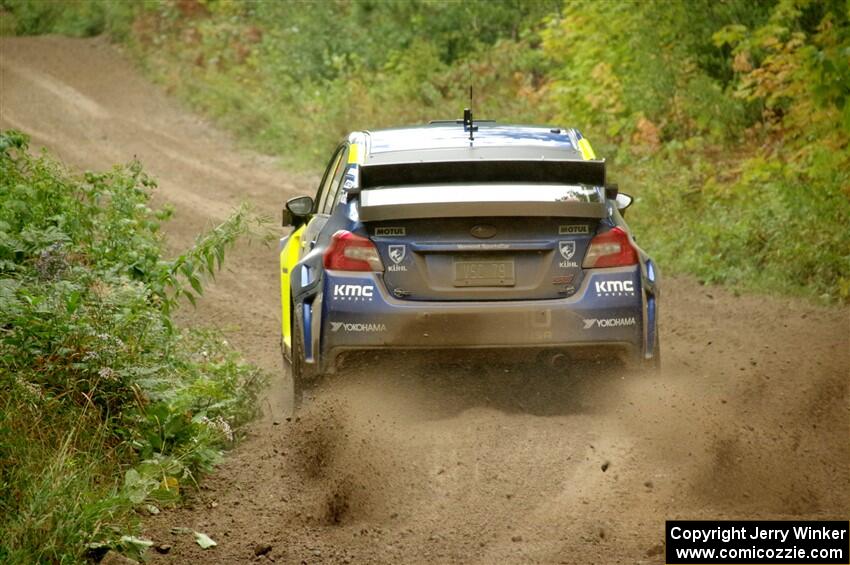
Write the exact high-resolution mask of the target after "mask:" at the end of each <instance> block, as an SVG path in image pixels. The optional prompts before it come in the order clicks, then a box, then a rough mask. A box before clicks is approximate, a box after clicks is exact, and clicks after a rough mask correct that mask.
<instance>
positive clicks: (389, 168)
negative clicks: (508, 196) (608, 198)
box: [349, 159, 605, 193]
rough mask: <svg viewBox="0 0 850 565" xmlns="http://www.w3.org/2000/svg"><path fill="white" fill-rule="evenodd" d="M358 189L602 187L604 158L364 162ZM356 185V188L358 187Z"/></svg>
mask: <svg viewBox="0 0 850 565" xmlns="http://www.w3.org/2000/svg"><path fill="white" fill-rule="evenodd" d="M359 176H360V183H359V185H360V186H359V187H356V188H354V190H350V191H349V192H353V193H356V192H359V190H368V189H370V188H377V187H389V186H411V185H420V184H454V183H475V184H481V183H521V184H537V183H546V184H570V185H589V186H605V161H604V160H600V161H580V160H577V159H560V160H553V159H523V160H484V159H481V160H474V161H431V162H412V163H387V164H372V165H370V164H368V163H366V164H363V165H361V166H360V171H359ZM358 188H359V190H358Z"/></svg>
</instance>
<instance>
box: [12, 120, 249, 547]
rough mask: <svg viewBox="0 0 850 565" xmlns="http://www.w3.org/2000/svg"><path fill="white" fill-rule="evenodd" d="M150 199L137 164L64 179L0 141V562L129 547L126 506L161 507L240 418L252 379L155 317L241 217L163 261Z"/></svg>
mask: <svg viewBox="0 0 850 565" xmlns="http://www.w3.org/2000/svg"><path fill="white" fill-rule="evenodd" d="M153 188H154V183H153V181H152V180H151V179H150V178H149V177H148V176H147V175H145V174H144V172H143V171H142V169H141V167H140V166H139V164H138V163H132V164H130V165H129V166H126V167H120V168H116V169H114V170H113V171H111V172H109V173H85V174H84V175H82V176H81V177H74V176H71V175H69V174H68V173H67V172H66V171H65V170H64V169H63V168H62V167H61V166H60V165H59V164H58V163H56V162H55V161H53V160H51V159H50V158H48V157H46V156H41V157H32V156H31V155H30V154H29V153H28V152H27V142H26V138H25V137H24V136H22V135H21V134H19V133H16V132H6V133H3V134H0V515H3V516H4V517H5V518H4V520H2V521H0V540H2V541H0V555H3V557H4V559H5V561H9V562H12V563H34V562H46V561H50V562H77V561H81V560H83V559H84V557H85V556H86V554H87V552H95V553H96V552H97V551H105V549H106V548H109V547H116V548H119V549H122V550H123V551H126V552H130V553H132V552H137V551H139V550H140V549H143V547H144V544H142V545H140V544H138V543H131V542H128V541H127V539H130V540H132V538H131V537H130V538H126V539H125V540H124V541H122V537H123V536H126V535H128V534H129V533H132V532H133V529H134V527H135V526H134V524H135V522H136V519H135V518H134V516H135V513H134V509H135V508H136V507H138V505H139V504H142V503H150V504H164V503H168V502H171V501H174V500H176V499H177V497H178V493H179V489H180V488H181V487H183V486H186V485H192V484H193V483H194V482H195V477H196V475H197V473H198V472H203V471H206V470H208V469H209V468H210V466H211V465H212V464H213V463H214V462H215V461H216V460H217V459H218V457H219V454H220V449H221V448H223V447H225V446H227V445H229V444H230V443H231V442H232V441H233V440H234V434H235V431H234V430H238V427H239V426H240V425H241V424H242V423H244V422H246V421H247V420H248V419H249V418H250V417H251V416H252V415H253V413H254V409H255V406H256V404H255V400H256V395H257V392H258V390H259V389H260V387H261V385H262V381H263V378H262V376H261V374H260V373H259V372H258V371H257V369H255V368H253V367H251V366H248V365H246V364H244V363H243V362H242V361H241V360H240V359H239V357H238V356H237V354H236V353H234V352H233V351H231V350H230V349H229V348H228V347H227V345H226V343H225V342H224V341H223V339H222V338H221V337H220V336H217V335H216V334H212V333H202V332H198V331H195V332H183V331H180V330H177V329H175V327H174V325H173V324H172V322H171V319H170V313H171V311H172V310H173V309H174V308H175V307H176V306H177V305H178V300H179V298H180V297H183V296H185V297H189V298H192V299H194V295H195V294H200V293H201V292H202V290H203V284H202V275H204V274H207V275H209V274H212V273H213V272H214V271H215V270H216V269H217V268H218V267H220V265H221V262H222V260H223V258H224V251H225V249H226V248H227V247H228V246H230V245H231V244H232V243H233V242H234V240H235V239H236V238H238V237H239V236H241V235H242V234H244V233H245V232H246V231H247V229H248V225H249V223H250V218H249V217H248V215H247V212H246V210H245V209H244V208H240V209H238V210H237V211H236V212H235V213H234V214H233V215H232V216H231V217H230V218H229V219H228V220H227V221H225V222H224V223H223V224H222V225H220V226H218V227H217V228H215V229H213V230H211V231H210V232H208V233H206V234H204V235H202V236H200V237H199V238H198V241H197V243H196V245H195V246H194V247H193V248H191V249H189V250H187V251H186V252H185V253H183V254H181V255H180V256H178V257H177V258H176V259H173V260H165V259H163V258H162V248H163V245H162V243H163V242H162V238H161V236H160V235H159V227H160V221H161V220H163V219H164V218H166V217H168V213H167V212H155V211H154V210H152V209H151V208H149V207H148V205H147V202H148V199H149V197H150V191H151V190H152V189H153ZM87 548H88V549H87ZM5 561H4V562H5Z"/></svg>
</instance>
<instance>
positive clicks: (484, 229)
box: [469, 224, 496, 239]
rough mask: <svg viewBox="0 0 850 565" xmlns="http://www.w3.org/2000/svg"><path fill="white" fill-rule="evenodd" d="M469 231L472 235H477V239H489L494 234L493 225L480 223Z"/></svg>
mask: <svg viewBox="0 0 850 565" xmlns="http://www.w3.org/2000/svg"><path fill="white" fill-rule="evenodd" d="M469 233H471V234H472V237H477V238H478V239H490V238H491V237H493V236H494V235H496V228H495V226H491V225H487V224H480V225H477V226H474V227H473V228H472V229H471V230H469Z"/></svg>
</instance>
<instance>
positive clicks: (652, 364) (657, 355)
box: [646, 335, 661, 375]
mask: <svg viewBox="0 0 850 565" xmlns="http://www.w3.org/2000/svg"><path fill="white" fill-rule="evenodd" d="M646 368H647V369H649V371H650V372H651V373H653V374H655V375H657V374H659V373H661V338H660V337H659V336H658V335H656V336H655V351H653V353H652V359H650V360H649V361H648V362H647V363H646Z"/></svg>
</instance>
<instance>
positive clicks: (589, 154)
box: [578, 138, 596, 161]
mask: <svg viewBox="0 0 850 565" xmlns="http://www.w3.org/2000/svg"><path fill="white" fill-rule="evenodd" d="M578 148H579V150H580V151H581V156H582V158H583V159H584V160H585V161H589V160H591V159H596V153H594V152H593V147H591V146H590V142H589V141H588V140H586V139H585V138H581V139H579V140H578Z"/></svg>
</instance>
